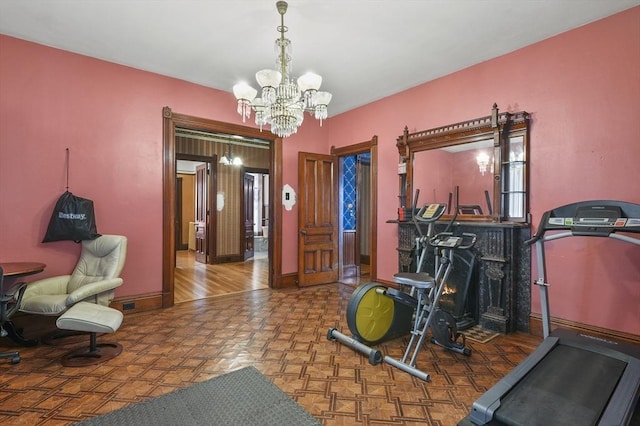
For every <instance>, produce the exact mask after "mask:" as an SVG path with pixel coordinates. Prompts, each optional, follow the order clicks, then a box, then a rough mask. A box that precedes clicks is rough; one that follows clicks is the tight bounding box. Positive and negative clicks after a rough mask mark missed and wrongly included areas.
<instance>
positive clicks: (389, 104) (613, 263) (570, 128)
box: [330, 7, 640, 335]
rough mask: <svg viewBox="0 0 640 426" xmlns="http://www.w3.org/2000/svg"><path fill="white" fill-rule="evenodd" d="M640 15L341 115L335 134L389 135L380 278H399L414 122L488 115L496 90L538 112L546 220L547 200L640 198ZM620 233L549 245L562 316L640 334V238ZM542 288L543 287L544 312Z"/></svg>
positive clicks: (506, 104) (534, 149)
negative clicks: (400, 163) (402, 160)
mask: <svg viewBox="0 0 640 426" xmlns="http://www.w3.org/2000/svg"><path fill="white" fill-rule="evenodd" d="M638 22H640V7H636V8H633V9H630V10H628V11H626V12H623V13H620V14H617V15H614V16H612V17H609V18H607V19H604V20H601V21H598V22H595V23H593V24H590V25H587V26H584V27H581V28H578V29H576V30H574V31H570V32H567V33H564V34H560V35H558V36H556V37H553V38H550V39H548V40H545V41H543V42H540V43H537V44H535V45H532V46H529V47H526V48H524V49H520V50H518V51H516V52H513V53H511V54H508V55H504V56H502V57H499V58H497V59H494V60H491V61H487V62H484V63H481V64H479V65H476V66H473V67H470V68H468V69H465V70H463V71H460V72H457V73H454V74H451V75H448V76H446V77H443V78H440V79H438V80H435V81H432V82H430V83H427V84H424V85H421V86H419V87H416V88H413V89H410V90H407V91H405V92H402V93H399V94H396V95H393V96H390V97H388V98H385V99H382V100H380V101H377V102H374V103H371V104H369V105H366V106H364V107H362V108H359V109H357V110H354V111H351V112H349V113H346V114H342V115H340V116H337V117H335V118H332V119H331V120H330V124H331V127H330V134H331V138H332V139H336V140H337V139H338V136H340V140H342V141H344V144H345V145H347V144H349V143H353V142H358V141H360V140H363V139H366V138H367V137H369V136H370V135H371V134H377V135H378V141H379V156H380V159H381V162H380V167H379V169H378V183H379V195H378V197H379V200H378V274H379V276H380V278H382V279H387V280H389V279H390V278H391V276H392V275H393V274H394V272H396V267H397V262H396V261H394V260H393V259H395V258H396V256H397V254H396V252H395V248H394V247H395V243H394V242H395V241H396V239H397V235H396V232H397V227H396V226H395V225H391V224H387V223H385V222H386V220H388V219H392V218H395V217H396V208H397V207H398V206H397V201H396V200H397V198H396V197H397V195H398V194H397V191H398V189H397V170H396V164H395V163H397V158H398V154H397V150H396V147H395V143H396V139H397V138H398V136H400V135H401V134H402V131H403V129H404V127H405V126H407V127H408V128H409V131H416V130H423V129H429V128H432V127H438V126H442V125H446V124H448V123H455V122H459V121H463V120H467V119H471V118H475V117H482V116H486V115H489V114H490V112H491V105H492V104H493V103H494V102H496V103H497V104H498V106H499V107H500V108H501V110H503V111H505V110H507V111H508V110H510V111H518V110H525V111H528V112H530V113H531V114H532V124H531V146H530V164H531V166H530V170H531V181H530V184H531V192H530V205H531V214H532V216H533V222H534V225H535V226H537V222H538V221H539V220H540V217H541V215H542V213H543V212H544V211H546V210H548V209H551V208H554V207H557V206H560V205H563V204H567V203H571V202H575V201H580V200H585V199H620V200H625V201H630V202H635V203H640V190H639V189H638V182H640V167H638V161H639V159H640V126H638V117H640V78H639V77H638V76H639V75H640V25H638ZM391 158H393V159H396V161H393V162H392V161H391V160H387V159H391ZM425 195H426V194H425ZM423 200H424V201H426V198H425V199H423ZM535 226H534V228H535ZM615 243H616V241H607V240H600V239H598V240H596V241H593V240H585V239H573V240H563V241H557V242H556V244H553V245H552V246H551V247H550V249H549V251H548V256H547V257H548V259H547V260H548V280H549V282H550V283H551V284H552V287H551V290H550V291H551V295H550V297H551V303H552V306H551V313H552V315H553V316H556V317H560V318H564V319H567V320H571V321H577V322H582V323H586V324H591V325H596V326H600V327H605V328H610V329H615V330H620V331H624V332H628V333H632V334H636V335H640V309H638V306H639V304H640V250H639V249H638V248H637V247H633V246H630V245H622V244H615ZM532 260H533V261H535V259H532ZM532 277H533V278H537V272H536V268H535V266H534V267H533V272H532ZM537 298H538V291H537V289H536V290H534V291H533V294H532V299H533V300H532V310H533V311H534V312H539V311H540V307H539V302H538V299H537Z"/></svg>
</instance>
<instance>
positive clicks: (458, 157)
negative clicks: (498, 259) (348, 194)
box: [397, 104, 529, 222]
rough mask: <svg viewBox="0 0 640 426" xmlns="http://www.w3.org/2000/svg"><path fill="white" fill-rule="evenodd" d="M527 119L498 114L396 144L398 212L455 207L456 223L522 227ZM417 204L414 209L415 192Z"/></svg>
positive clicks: (450, 210)
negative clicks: (427, 206) (507, 223)
mask: <svg viewBox="0 0 640 426" xmlns="http://www.w3.org/2000/svg"><path fill="white" fill-rule="evenodd" d="M528 121H529V115H528V114H527V113H526V112H518V113H499V112H498V107H497V105H495V104H494V105H493V109H492V111H491V115H490V116H487V117H481V118H478V119H474V120H469V121H465V122H462V123H456V124H452V125H449V126H444V127H439V128H435V129H430V130H425V131H421V132H415V133H409V131H408V129H407V128H405V131H404V133H403V135H402V136H400V137H399V138H398V143H397V146H398V152H399V154H400V164H399V168H398V171H399V177H400V195H399V199H400V200H399V201H400V207H401V208H409V209H410V208H411V207H418V208H419V207H420V206H421V205H422V204H424V203H446V204H447V205H448V211H447V213H448V214H453V213H454V211H453V209H454V208H455V205H456V195H457V204H458V214H459V215H460V217H459V219H460V220H471V221H493V222H498V221H500V222H502V221H510V222H526V221H527V216H528V215H527V214H528V205H527V201H528V197H527V184H528V182H527V168H526V164H527V161H526V160H527V142H528ZM417 190H419V199H418V200H417V202H418V204H416V205H415V206H414V204H415V203H416V200H414V197H415V194H416V191H417Z"/></svg>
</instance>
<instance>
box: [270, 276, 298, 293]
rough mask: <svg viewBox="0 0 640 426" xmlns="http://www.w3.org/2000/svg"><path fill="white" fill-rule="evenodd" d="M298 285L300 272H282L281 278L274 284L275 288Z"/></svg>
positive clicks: (295, 286)
mask: <svg viewBox="0 0 640 426" xmlns="http://www.w3.org/2000/svg"><path fill="white" fill-rule="evenodd" d="M297 287H298V274H297V273H296V272H294V273H292V274H282V275H280V278H278V279H277V280H276V282H275V283H274V284H273V288H277V289H280V288H297Z"/></svg>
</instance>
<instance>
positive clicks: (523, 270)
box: [388, 221, 531, 334]
mask: <svg viewBox="0 0 640 426" xmlns="http://www.w3.org/2000/svg"><path fill="white" fill-rule="evenodd" d="M388 223H397V224H398V248H397V250H398V270H399V271H415V263H416V262H415V252H414V242H415V237H416V234H417V231H416V228H415V224H414V222H413V221H407V222H403V221H388ZM444 227H445V224H437V225H436V232H441V231H443V230H444ZM452 231H453V232H472V233H474V234H476V235H477V236H478V241H477V243H476V245H475V247H474V248H473V249H472V250H470V251H468V252H466V253H465V252H460V253H459V255H460V256H461V258H459V259H456V263H455V265H456V270H455V273H452V275H451V276H450V280H449V281H452V282H453V284H452V285H450V287H453V288H454V290H453V291H450V292H449V293H445V294H444V295H443V296H442V297H441V305H442V307H443V308H444V309H445V310H447V311H449V312H450V313H452V314H453V315H454V317H455V318H456V323H457V325H458V328H460V329H461V330H464V329H465V328H468V327H470V326H472V325H475V324H480V326H482V327H483V328H485V329H487V330H492V331H496V332H499V333H503V334H504V333H511V332H514V331H525V332H528V331H529V314H530V309H531V267H530V265H531V257H530V249H529V246H526V245H525V244H524V241H526V240H527V239H529V238H530V235H531V233H530V230H529V226H528V225H527V224H522V223H505V222H501V223H495V222H456V223H455V225H454V228H453V229H452ZM424 232H426V228H425V230H424ZM430 257H431V258H432V256H430ZM465 265H467V266H466V267H465ZM423 270H424V271H425V272H432V271H433V260H432V261H431V262H430V263H429V262H427V266H426V267H425V269H423ZM447 284H448V283H447ZM464 286H466V287H467V288H466V289H464V288H463V287H464ZM465 290H466V291H465ZM463 292H464V293H466V294H464V295H463V294H462V293H463ZM462 296H464V298H463V297H462ZM462 299H464V301H463V300H462Z"/></svg>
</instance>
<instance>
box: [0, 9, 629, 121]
mask: <svg viewBox="0 0 640 426" xmlns="http://www.w3.org/2000/svg"><path fill="white" fill-rule="evenodd" d="M275 3H276V2H275V0H0V33H2V34H6V35H10V36H13V37H17V38H21V39H25V40H29V41H34V42H36V43H40V44H44V45H47V46H52V47H56V48H60V49H64V50H68V51H71V52H76V53H80V54H83V55H88V56H92V57H95V58H99V59H103V60H106V61H110V62H115V63H118V64H122V65H128V66H131V67H134V68H138V69H142V70H146V71H151V72H154V73H158V74H163V75H166V76H170V77H175V78H179V79H182V80H186V81H189V82H193V83H197V84H201V85H203V86H207V87H213V88H216V89H221V90H224V91H228V92H230V91H231V87H232V86H233V85H234V84H235V83H237V82H238V81H241V80H244V81H247V82H248V83H249V84H251V85H253V86H254V87H257V84H256V83H255V80H254V74H255V72H256V71H258V70H260V69H263V68H273V67H274V64H275V53H274V49H273V42H274V41H275V39H276V38H277V37H278V33H277V31H276V27H277V26H278V25H279V24H280V15H279V14H278V12H277V10H276V7H275ZM637 5H640V0H290V1H289V10H288V12H287V14H286V15H285V25H286V26H287V27H288V28H289V31H288V33H287V36H288V38H290V39H291V42H292V46H293V55H292V56H293V74H294V76H299V75H301V74H303V73H305V72H306V71H310V70H313V71H314V72H316V73H318V74H320V75H322V76H323V77H324V82H323V85H322V89H323V90H327V91H330V92H332V93H333V100H332V101H331V104H330V105H329V115H336V114H338V113H341V112H344V111H348V110H350V109H353V108H356V107H358V106H361V105H364V104H367V103H369V102H372V101H375V100H377V99H381V98H384V97H386V96H388V95H391V94H394V93H397V92H400V91H402V90H405V89H408V88H411V87H414V86H417V85H419V84H422V83H424V82H427V81H430V80H433V79H436V78H438V77H441V76H444V75H447V74H450V73H452V72H455V71H458V70H460V69H463V68H466V67H469V66H471V65H474V64H477V63H480V62H483V61H486V60H488V59H491V58H494V57H497V56H500V55H503V54H505V53H508V52H511V51H514V50H516V49H519V48H521V47H523V46H526V45H529V44H532V43H535V42H538V41H540V40H543V39H546V38H548V37H551V36H553V35H556V34H559V33H562V32H564V31H567V30H570V29H573V28H576V27H579V26H581V25H584V24H587V23H590V22H593V21H596V20H598V19H601V18H604V17H606V16H609V15H612V14H614V13H617V12H620V11H622V10H625V9H628V8H631V7H634V6H637ZM1 54H2V52H1V51H0V55H1Z"/></svg>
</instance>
